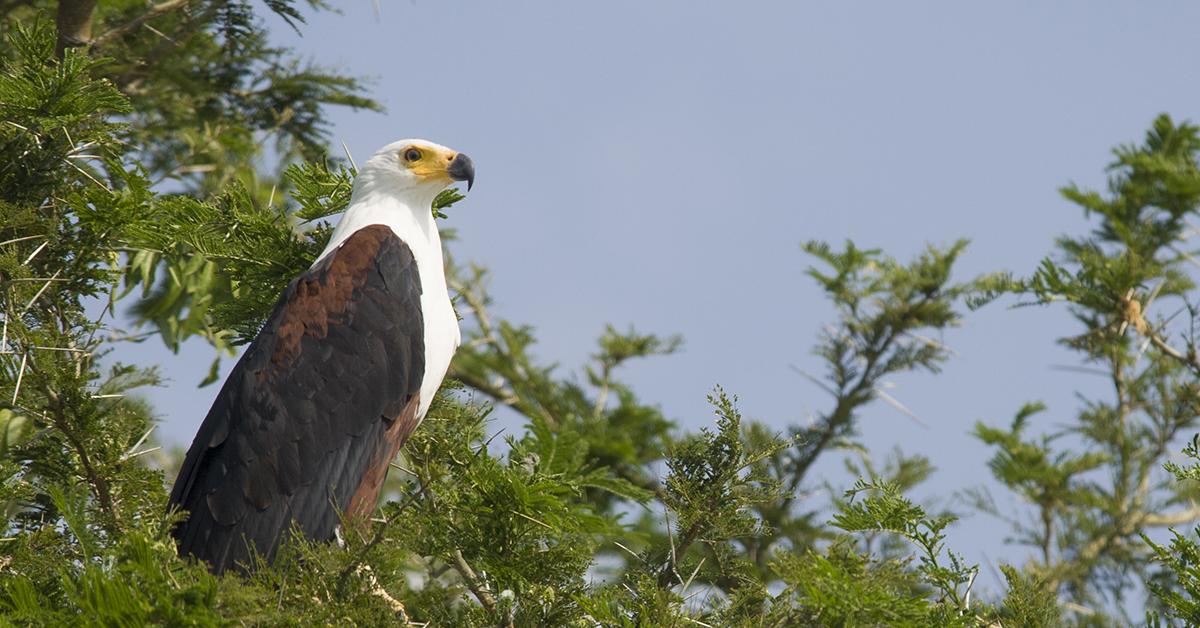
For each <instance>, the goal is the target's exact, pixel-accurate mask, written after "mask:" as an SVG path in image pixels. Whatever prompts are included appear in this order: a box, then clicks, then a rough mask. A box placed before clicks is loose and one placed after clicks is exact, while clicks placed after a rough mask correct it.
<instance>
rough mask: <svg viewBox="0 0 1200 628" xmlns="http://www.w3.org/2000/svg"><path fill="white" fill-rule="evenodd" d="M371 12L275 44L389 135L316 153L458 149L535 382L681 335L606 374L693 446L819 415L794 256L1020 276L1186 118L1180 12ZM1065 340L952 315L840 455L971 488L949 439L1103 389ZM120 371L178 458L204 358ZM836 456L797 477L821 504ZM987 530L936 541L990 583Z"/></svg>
mask: <svg viewBox="0 0 1200 628" xmlns="http://www.w3.org/2000/svg"><path fill="white" fill-rule="evenodd" d="M380 4H381V6H380V10H379V12H378V13H376V11H375V8H374V7H373V5H372V3H371V2H369V1H367V0H360V1H359V2H355V3H346V4H345V5H344V7H343V11H344V14H343V15H341V16H337V15H319V16H315V17H314V18H313V19H312V21H311V23H310V24H309V25H308V27H306V28H305V29H304V34H303V36H296V35H295V34H294V33H292V32H290V31H289V30H288V29H286V27H282V26H281V27H278V28H276V29H275V33H276V35H277V41H278V43H281V44H287V45H291V46H294V47H296V48H297V49H298V50H300V51H302V53H303V54H304V55H305V56H306V57H308V58H309V59H311V60H312V61H313V62H316V63H320V64H322V65H326V66H332V67H336V68H339V69H341V70H342V71H345V72H347V73H350V74H355V75H360V76H365V77H369V78H371V79H372V80H373V86H372V91H373V94H374V95H375V96H376V97H377V98H378V99H379V100H381V101H382V102H383V103H384V104H385V105H386V107H387V112H386V113H385V114H375V113H369V112H363V113H354V112H349V111H342V110H333V111H331V112H330V118H329V125H330V128H331V129H332V131H333V139H334V141H335V143H336V142H343V141H344V142H345V143H346V145H347V146H348V147H349V148H350V150H351V152H352V153H353V154H354V155H355V156H356V157H359V158H364V157H366V156H367V155H369V154H371V153H372V152H374V150H375V149H376V148H378V147H379V146H382V145H383V144H385V143H387V142H389V141H391V140H393V139H399V138H404V137H424V138H428V139H431V140H434V141H437V142H440V143H443V144H446V145H448V146H451V147H453V148H456V149H459V150H461V151H463V152H466V153H468V154H470V155H471V157H472V158H473V159H474V161H475V163H476V168H477V171H478V178H477V181H476V187H475V190H474V191H473V192H472V193H471V194H470V196H469V197H468V199H467V200H466V201H464V202H463V203H461V204H460V205H458V206H455V207H454V208H453V210H452V211H451V215H450V219H449V221H448V223H447V224H448V225H450V226H452V227H453V228H455V229H457V230H458V233H459V237H460V241H459V242H458V243H457V244H456V245H455V248H454V252H455V254H456V255H457V256H458V258H459V259H460V260H463V261H467V260H472V261H475V262H478V263H480V264H483V265H485V266H487V267H489V268H490V269H491V270H492V272H493V274H494V280H493V283H492V292H493V294H494V296H495V299H496V306H495V312H496V314H497V315H500V316H503V317H507V318H509V319H511V320H514V321H520V322H526V323H529V324H532V325H533V326H534V327H536V328H537V330H538V337H539V339H540V345H539V347H540V348H539V355H540V357H541V358H543V359H545V360H547V361H552V362H558V363H560V364H562V365H563V368H564V369H565V370H572V369H575V368H577V366H578V365H580V364H581V363H582V362H583V361H584V360H585V359H586V358H587V356H588V355H589V354H590V353H591V352H592V351H593V347H594V339H595V337H596V336H597V335H598V334H599V333H600V331H601V330H602V329H603V327H604V325H605V324H606V323H613V324H615V325H617V326H618V327H625V326H627V325H629V324H631V323H632V324H635V325H636V326H637V327H638V329H639V330H642V331H653V332H659V333H664V334H671V333H679V334H682V335H683V336H684V338H685V341H686V345H685V350H684V351H683V352H682V353H680V354H678V355H675V356H671V357H665V358H656V359H652V360H648V361H645V362H642V363H639V364H636V365H634V366H631V367H630V368H628V369H627V370H626V371H625V372H624V377H625V378H626V379H627V380H628V381H630V382H631V383H632V384H633V386H634V388H635V390H637V391H638V392H639V393H641V395H642V396H643V397H644V398H645V399H646V400H648V401H652V402H656V403H659V404H661V406H662V408H663V409H664V411H665V412H666V413H667V415H668V416H670V417H672V418H675V419H677V420H678V421H679V422H680V423H681V424H682V425H684V426H687V427H689V428H696V427H700V426H704V425H708V424H710V423H711V413H710V411H709V410H708V408H707V407H706V404H705V395H706V393H707V392H709V391H710V390H711V388H712V387H713V386H714V385H715V384H720V385H722V386H724V387H725V388H726V389H727V390H728V391H730V392H733V393H735V394H737V395H738V396H739V397H740V399H741V403H740V407H741V408H742V410H743V411H744V413H745V414H746V415H747V416H748V417H750V418H754V419H758V420H762V421H765V422H767V423H769V424H771V425H775V426H778V427H779V428H780V429H781V430H782V429H783V428H784V427H785V426H786V425H787V424H789V423H796V422H804V421H806V420H807V419H808V417H809V416H811V414H813V413H816V412H820V411H821V410H823V409H825V408H827V407H829V405H830V403H829V399H828V398H827V396H826V395H825V393H823V392H822V391H821V390H820V389H819V388H817V387H816V386H814V385H812V384H811V383H809V382H807V381H806V380H804V379H803V378H802V377H800V376H799V375H797V374H796V373H795V372H793V371H792V370H791V368H790V366H789V365H795V366H797V367H799V368H801V369H804V370H808V371H810V372H819V371H820V370H821V369H820V366H821V365H820V362H819V361H818V360H817V359H816V358H815V357H813V356H811V355H810V352H809V350H810V347H811V346H812V344H813V342H814V341H815V339H816V334H817V333H818V331H819V330H820V328H821V325H823V324H824V323H827V322H829V321H831V320H832V315H833V312H832V310H831V308H830V307H829V305H828V303H827V302H826V301H824V300H823V298H822V297H821V295H820V294H819V292H818V290H817V289H816V287H815V286H814V285H813V283H812V282H811V281H810V280H808V279H807V278H806V277H805V276H804V275H803V271H804V269H805V267H806V266H807V264H808V263H809V260H808V259H807V258H806V256H805V255H804V254H803V253H802V252H801V251H800V248H799V244H800V243H801V242H804V241H806V240H810V239H824V240H829V241H832V242H835V243H838V242H841V241H843V240H845V239H847V238H849V239H853V240H854V241H855V242H856V243H857V244H859V245H860V246H868V247H881V248H883V249H885V250H886V251H888V252H889V253H891V254H893V255H895V256H897V257H900V258H902V259H907V258H909V257H911V256H912V255H914V254H915V253H917V252H918V251H920V250H921V248H923V247H924V246H925V245H926V244H928V243H934V244H948V243H950V242H952V241H954V240H955V239H957V238H960V237H966V238H970V239H971V240H972V244H971V246H970V247H969V249H968V250H967V253H966V255H965V257H964V258H963V260H962V264H961V266H960V273H959V275H958V276H959V278H961V279H966V278H968V277H970V276H973V275H975V274H978V273H982V272H987V271H992V270H1012V271H1014V272H1017V273H1026V272H1028V271H1030V270H1031V269H1033V267H1034V266H1035V265H1036V263H1037V261H1038V260H1039V259H1040V258H1041V257H1043V256H1044V255H1046V254H1047V253H1049V252H1050V251H1051V247H1052V244H1053V239H1054V237H1055V236H1057V235H1059V234H1062V233H1065V232H1078V231H1079V230H1080V229H1082V228H1084V227H1085V225H1086V223H1085V222H1084V220H1083V217H1082V215H1081V212H1079V211H1078V210H1077V209H1076V208H1074V207H1073V206H1071V205H1070V204H1068V203H1067V202H1066V201H1064V200H1063V199H1061V198H1060V197H1059V195H1058V193H1057V188H1059V187H1060V186H1062V185H1064V184H1066V183H1068V182H1072V181H1074V182H1076V183H1079V184H1080V185H1083V186H1088V187H1098V186H1101V185H1103V182H1104V171H1103V169H1104V167H1105V165H1107V164H1108V163H1109V162H1110V161H1111V153H1110V149H1111V148H1112V147H1113V146H1114V145H1116V144H1118V143H1125V142H1136V141H1140V140H1141V138H1142V136H1143V134H1144V132H1145V130H1146V128H1148V126H1149V124H1150V122H1151V120H1152V119H1153V118H1154V116H1155V115H1157V114H1158V113H1160V112H1168V113H1170V114H1172V115H1173V116H1175V117H1177V118H1189V119H1196V118H1197V117H1198V116H1197V103H1198V102H1200V83H1197V82H1196V81H1195V80H1193V77H1194V66H1195V61H1196V59H1200V40H1198V39H1197V38H1196V37H1195V30H1194V29H1195V24H1197V23H1200V19H1198V18H1200V5H1197V4H1195V3H1183V2H1174V3H1172V2H1163V3H1156V4H1155V5H1154V6H1155V10H1153V11H1151V10H1144V9H1142V7H1146V6H1149V5H1138V6H1134V5H1133V3H1125V4H1117V3H1110V2H1056V3H1044V2H1009V3H964V2H941V3H934V2H906V3H891V2H874V3H867V2H820V3H818V2H778V3H770V2H753V3H750V2H685V1H674V2H667V1H661V2H624V1H608V2H596V3H574V2H553V1H546V2H519V1H518V2H512V1H505V2H480V1H476V2H471V1H468V0H448V1H436V2H435V1H432V0H420V1H413V2H397V1H392V2H389V1H386V0H384V1H382V2H381V3H380ZM1072 329H1073V326H1072V322H1071V320H1070V318H1069V317H1068V315H1067V314H1066V312H1065V311H1063V310H1056V309H1033V308H1025V309H1021V310H1011V309H1007V308H1006V307H1005V306H1004V304H1000V305H992V306H990V307H988V308H986V309H984V310H981V311H978V312H972V313H968V314H967V316H966V318H965V322H964V325H963V326H962V327H961V328H960V329H957V330H954V331H952V332H950V333H947V334H946V335H945V336H944V338H943V340H944V341H945V342H946V343H947V344H948V345H949V346H950V347H952V348H953V349H954V350H955V352H956V353H957V357H955V358H954V359H952V360H951V362H950V363H949V364H948V365H947V370H946V372H945V373H944V374H942V375H938V376H931V375H927V374H919V375H914V376H910V377H902V378H899V379H898V380H897V381H895V384H896V388H894V389H893V390H891V391H890V392H891V393H892V394H893V395H894V396H895V397H897V398H898V399H900V400H901V401H902V402H903V403H904V404H905V405H907V406H908V407H909V408H911V409H912V410H913V411H914V412H915V413H917V414H918V415H919V416H920V417H921V419H922V420H923V421H924V422H925V423H927V424H928V427H923V426H921V425H919V424H917V423H915V422H913V421H912V420H910V419H908V418H906V417H905V416H903V415H901V414H900V413H898V412H897V411H895V410H894V409H892V408H890V407H889V406H887V405H885V404H882V403H879V404H876V405H874V406H872V407H870V408H869V409H868V410H867V411H866V412H865V413H864V415H863V418H862V422H861V429H862V432H863V441H864V442H865V443H866V444H867V445H868V446H869V447H870V448H871V449H872V450H873V451H874V452H876V453H877V454H880V455H882V454H884V453H886V452H887V450H889V449H890V448H892V447H894V446H898V447H900V448H902V449H903V450H904V451H905V452H907V453H922V454H925V455H927V456H929V457H930V458H931V459H932V460H933V462H934V463H935V464H936V465H937V466H938V468H939V471H938V472H937V474H936V475H935V476H934V478H933V480H932V481H931V482H930V483H929V484H928V485H927V486H926V487H924V488H923V489H922V490H921V491H920V493H919V495H945V494H947V493H951V492H954V491H959V490H962V489H965V488H969V487H976V486H991V487H993V488H995V483H994V482H992V481H991V479H990V474H989V472H988V470H987V467H986V465H985V461H986V459H987V457H988V456H989V455H990V452H989V451H988V450H986V449H985V448H983V447H982V446H981V445H979V444H978V443H977V442H976V441H975V440H974V439H972V438H971V437H970V436H969V431H970V430H971V428H972V425H973V424H974V422H975V421H978V420H984V421H988V422H992V423H999V422H1007V421H1008V420H1010V418H1011V416H1012V414H1013V412H1015V411H1016V409H1017V408H1018V407H1020V406H1021V404H1022V403H1024V402H1026V401H1031V400H1043V401H1045V402H1046V403H1047V404H1048V405H1049V407H1050V411H1049V412H1047V413H1045V414H1043V415H1040V417H1039V419H1038V420H1037V426H1038V427H1040V428H1043V429H1045V430H1053V429H1055V428H1057V427H1058V426H1061V425H1063V424H1065V423H1067V422H1069V421H1070V420H1071V417H1072V416H1073V413H1074V411H1075V410H1076V408H1077V407H1078V402H1077V401H1076V399H1075V398H1074V395H1075V393H1076V392H1084V393H1095V392H1097V391H1099V392H1103V390H1104V389H1103V386H1102V382H1097V381H1094V380H1095V379H1096V378H1094V377H1089V376H1087V375H1083V374H1079V373H1076V372H1069V371H1064V370H1061V369H1056V368H1055V365H1070V364H1075V361H1074V358H1073V356H1071V355H1070V354H1068V353H1066V352H1064V351H1062V350H1061V349H1059V348H1057V347H1056V346H1055V345H1054V340H1055V338H1057V337H1059V336H1062V335H1064V334H1066V333H1068V332H1070V331H1071V330H1072ZM138 351H140V352H141V351H149V352H150V353H151V355H150V356H149V358H150V359H153V360H155V361H157V362H159V363H160V364H162V365H163V369H164V372H165V373H166V374H167V375H168V376H169V377H171V378H172V379H173V381H171V382H170V384H169V385H168V386H167V387H166V388H163V389H159V390H155V391H152V392H151V393H150V394H149V396H150V397H151V399H152V400H153V401H154V403H155V406H156V407H157V408H158V411H159V412H160V413H161V415H162V417H163V419H164V426H163V430H162V434H160V437H161V438H163V439H164V440H166V441H167V442H175V443H180V444H186V443H187V442H189V441H190V439H191V436H192V434H193V433H194V431H195V429H196V427H197V426H198V424H199V422H200V420H201V419H202V418H203V415H204V412H205V409H206V408H207V407H208V404H209V403H210V402H211V399H212V397H213V396H214V395H215V394H216V390H217V387H216V386H212V387H208V388H204V389H196V387H195V383H196V382H198V381H199V380H200V378H201V377H202V376H203V373H204V371H205V370H206V368H207V365H208V363H209V361H210V360H211V351H210V350H209V349H208V348H207V347H206V346H205V345H203V344H199V343H192V344H190V345H188V346H187V347H186V348H185V350H184V351H183V352H182V354H181V355H179V356H173V355H171V354H169V353H167V352H166V351H165V350H161V349H159V348H157V347H149V345H146V348H144V349H138ZM143 357H145V356H143ZM229 366H231V364H226V370H227V369H228V367H229ZM840 458H841V456H840V455H839V454H837V453H833V454H830V455H829V456H828V458H827V459H826V461H825V463H824V464H823V466H822V467H821V469H820V471H821V472H822V473H825V474H826V475H827V476H828V477H831V478H833V479H834V481H835V483H837V484H839V485H840V484H848V480H847V479H846V478H844V477H843V476H842V475H841V473H840V471H839V470H840V462H839V461H840ZM993 492H994V493H995V494H996V496H997V498H998V501H999V503H1000V505H1001V507H1002V508H1005V509H1012V511H1013V512H1019V508H1020V504H1019V502H1018V501H1017V500H1015V499H1013V498H1012V497H1011V496H1010V495H1008V494H1007V493H1005V492H1003V491H1002V490H994V491H993ZM813 499H814V500H818V502H819V503H824V502H825V501H826V497H825V496H823V495H818V496H816V497H814V498H813ZM1007 533H1008V528H1007V527H1006V525H1005V524H1002V523H1000V522H997V521H995V520H992V519H990V518H988V517H986V516H982V515H976V516H973V517H970V518H967V519H965V520H964V521H963V522H961V523H960V524H959V525H958V527H957V528H956V529H955V531H954V533H953V534H952V536H951V539H950V542H951V545H952V547H955V548H956V549H958V550H959V551H962V552H963V553H964V554H966V556H967V558H968V559H969V560H971V561H973V562H981V563H983V565H984V571H985V582H990V581H993V580H992V578H991V577H989V576H990V574H991V573H993V572H992V569H993V567H992V566H993V565H995V564H997V563H998V562H999V561H1001V560H1005V561H1010V562H1013V561H1015V562H1020V561H1021V560H1023V559H1024V556H1025V555H1026V554H1025V552H1024V550H1021V549H1018V548H1014V547H1011V546H1006V545H1005V544H1004V543H1003V537H1004V536H1005V535H1006V534H1007Z"/></svg>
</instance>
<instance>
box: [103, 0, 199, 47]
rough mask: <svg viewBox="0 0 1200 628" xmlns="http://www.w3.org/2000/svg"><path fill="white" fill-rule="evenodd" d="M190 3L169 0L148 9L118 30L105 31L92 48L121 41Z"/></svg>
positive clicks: (186, 0) (183, 0) (185, 0)
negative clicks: (161, 16) (148, 23)
mask: <svg viewBox="0 0 1200 628" xmlns="http://www.w3.org/2000/svg"><path fill="white" fill-rule="evenodd" d="M92 2H93V3H94V2H95V0H92ZM188 2H190V0H168V1H167V2H163V3H161V4H156V5H153V6H151V7H150V8H149V9H147V10H146V12H145V13H143V14H141V15H139V16H137V17H135V18H133V19H132V20H129V21H128V22H126V23H124V24H122V25H120V26H118V27H116V28H113V29H111V30H108V31H105V32H104V33H103V34H102V35H100V36H99V37H97V38H96V39H95V40H93V41H92V42H91V44H92V48H99V47H100V46H103V45H104V44H107V43H109V42H111V41H113V40H114V39H120V38H122V37H124V36H126V35H128V34H130V33H132V32H134V31H136V30H137V29H139V28H141V27H142V25H143V24H145V23H146V22H148V21H150V20H152V19H154V18H156V17H158V16H160V15H163V14H164V13H170V12H171V11H175V10H176V9H182V8H183V7H186V6H187V5H188Z"/></svg>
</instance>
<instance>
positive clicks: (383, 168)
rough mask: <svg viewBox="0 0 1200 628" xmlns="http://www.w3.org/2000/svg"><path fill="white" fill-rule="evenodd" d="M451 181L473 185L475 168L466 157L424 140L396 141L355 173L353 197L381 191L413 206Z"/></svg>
mask: <svg viewBox="0 0 1200 628" xmlns="http://www.w3.org/2000/svg"><path fill="white" fill-rule="evenodd" d="M455 181H466V182H467V189H468V190H469V189H471V185H472V184H473V183H474V182H475V166H474V165H473V164H472V163H471V158H470V157H467V156H466V155H464V154H462V153H460V152H458V151H455V150H452V149H449V148H446V147H445V146H441V145H439V144H434V143H433V142H429V141H426V140H418V139H411V140H399V141H396V142H392V143H391V144H388V145H387V146H384V147H383V148H381V149H379V151H378V152H376V153H375V154H374V155H373V156H371V158H370V159H368V160H367V162H366V163H365V164H363V166H362V168H361V169H360V170H359V173H358V177H357V178H356V179H355V181H354V196H356V197H357V196H360V195H362V194H370V193H373V192H384V193H387V194H391V195H397V196H399V197H400V198H403V199H404V200H406V201H408V204H410V205H411V206H414V209H415V208H417V207H421V208H424V207H429V205H430V204H431V203H432V202H433V199H434V197H436V196H437V195H438V193H439V192H441V191H442V190H444V189H446V188H447V187H449V186H450V184H452V183H454V182H455Z"/></svg>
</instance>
